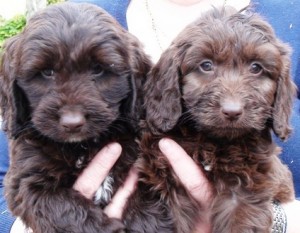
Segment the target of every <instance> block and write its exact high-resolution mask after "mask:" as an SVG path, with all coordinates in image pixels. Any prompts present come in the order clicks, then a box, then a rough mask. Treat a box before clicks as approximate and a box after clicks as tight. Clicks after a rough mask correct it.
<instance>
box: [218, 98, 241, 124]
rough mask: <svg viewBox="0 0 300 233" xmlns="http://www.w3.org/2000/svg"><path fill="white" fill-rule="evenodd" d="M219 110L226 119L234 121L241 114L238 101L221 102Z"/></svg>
mask: <svg viewBox="0 0 300 233" xmlns="http://www.w3.org/2000/svg"><path fill="white" fill-rule="evenodd" d="M221 112H222V113H223V115H224V117H225V118H226V119H228V120H230V121H235V120H237V119H238V118H239V117H240V116H241V115H242V113H243V109H242V106H241V104H240V103H239V102H235V101H228V102H225V103H223V104H222V107H221Z"/></svg>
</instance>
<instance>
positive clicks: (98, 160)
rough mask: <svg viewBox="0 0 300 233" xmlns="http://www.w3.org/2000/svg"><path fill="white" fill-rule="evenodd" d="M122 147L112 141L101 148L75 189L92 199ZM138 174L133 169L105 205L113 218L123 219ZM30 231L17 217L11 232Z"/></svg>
mask: <svg viewBox="0 0 300 233" xmlns="http://www.w3.org/2000/svg"><path fill="white" fill-rule="evenodd" d="M121 151H122V148H121V146H120V145H119V144H118V143H111V144H109V145H107V146H105V147H104V148H103V149H102V150H100V151H99V152H98V153H97V154H96V156H95V157H94V159H93V160H92V161H91V162H90V163H89V164H88V166H87V167H86V168H85V169H84V170H83V172H82V173H81V174H80V176H79V177H78V178H77V180H76V182H75V183H74V185H73V189H75V190H77V191H78V192H80V193H81V194H82V195H83V196H85V197H86V198H88V199H92V198H93V196H94V194H95V193H96V191H97V190H98V188H99V186H100V185H101V183H102V182H103V180H104V179H105V177H106V176H107V174H108V173H109V171H110V169H111V168H112V167H113V165H114V164H115V162H116V161H117V160H118V158H119V157H120V155H121ZM137 180H138V174H137V171H136V170H135V169H131V170H130V172H129V174H128V177H127V179H126V181H125V182H124V185H123V186H122V187H120V188H119V190H118V191H117V192H116V194H115V195H114V196H113V198H112V200H111V202H110V203H109V204H108V205H107V206H106V207H105V209H104V212H105V213H106V214H107V215H108V217H111V218H118V219H121V217H122V213H123V211H124V209H125V207H126V203H127V200H128V198H129V197H130V195H131V194H132V193H133V192H134V190H135V185H136V183H137ZM21 232H24V233H29V232H31V230H30V229H26V227H25V225H24V224H23V222H22V221H21V219H19V218H17V219H16V221H15V222H14V224H13V226H12V228H11V231H10V233H21Z"/></svg>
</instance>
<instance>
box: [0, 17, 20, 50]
mask: <svg viewBox="0 0 300 233" xmlns="http://www.w3.org/2000/svg"><path fill="white" fill-rule="evenodd" d="M25 24H26V18H25V16H24V15H18V16H15V17H14V18H12V19H10V20H7V21H6V20H4V19H0V48H1V47H2V44H3V42H4V40H6V39H7V38H9V37H11V36H14V35H16V34H18V33H19V32H20V31H21V30H22V29H23V28H24V26H25Z"/></svg>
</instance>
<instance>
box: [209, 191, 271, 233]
mask: <svg viewBox="0 0 300 233" xmlns="http://www.w3.org/2000/svg"><path fill="white" fill-rule="evenodd" d="M212 225H213V233H268V232H271V227H272V207H271V201H269V200H268V201H266V200H261V199H260V198H257V197H256V195H248V196H247V195H243V196H241V195H239V194H238V193H234V192H232V193H226V194H220V195H218V196H217V197H216V198H215V200H214V202H213V207H212Z"/></svg>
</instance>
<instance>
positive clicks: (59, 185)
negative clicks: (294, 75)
mask: <svg viewBox="0 0 300 233" xmlns="http://www.w3.org/2000/svg"><path fill="white" fill-rule="evenodd" d="M150 66H151V62H150V60H149V59H148V57H147V56H145V55H144V53H143V49H142V46H141V45H140V43H139V42H138V41H137V39H136V38H135V37H133V36H132V35H130V34H129V33H128V32H127V31H126V30H124V29H122V27H121V26H120V25H119V24H118V23H117V22H116V21H115V20H114V19H113V18H112V17H111V16H110V15H108V14H107V13H106V12H105V11H103V10H102V9H100V8H98V7H96V6H94V5H91V4H75V3H62V4H57V5H53V6H49V7H47V8H46V9H44V10H42V11H40V12H38V13H37V14H36V15H35V16H33V17H32V18H31V19H30V20H29V22H28V23H27V25H26V28H25V30H24V31H23V32H22V33H21V34H19V35H17V36H15V37H14V38H12V39H10V40H9V41H8V42H7V43H6V45H5V47H4V54H3V56H2V63H1V74H0V94H1V95H0V96H1V98H0V104H1V109H2V117H3V120H4V129H5V130H6V132H7V134H8V135H9V137H10V159H11V161H10V167H9V171H8V173H7V176H6V178H5V194H6V197H7V201H8V205H9V208H10V210H11V211H12V213H13V214H14V215H15V216H19V217H20V218H21V219H22V220H23V221H24V223H25V224H26V226H28V227H30V228H32V230H33V232H35V233H47V232H49V233H50V232H51V233H54V232H74V233H83V232H86V233H93V232H94V233H96V232H97V233H99V232H119V231H122V230H123V229H124V225H123V223H122V222H121V221H118V220H114V219H109V218H108V217H107V216H106V215H105V214H104V213H103V211H102V207H103V206H104V205H106V204H107V203H106V202H107V201H108V200H107V198H106V200H104V199H103V200H100V204H99V205H95V204H94V203H93V201H92V200H88V199H86V198H84V197H83V196H82V195H81V194H80V193H78V192H77V191H74V190H73V189H72V186H73V184H74V181H75V180H76V178H77V177H78V175H79V174H80V173H81V171H82V170H83V169H84V167H85V166H86V165H87V164H88V163H89V161H91V159H92V158H93V157H94V155H95V153H96V152H98V151H99V150H100V149H101V148H102V147H103V146H104V145H106V144H107V143H109V142H112V141H118V142H119V143H121V145H122V148H123V152H122V155H121V157H120V159H119V160H118V161H117V163H116V164H115V166H114V168H113V170H112V171H111V174H110V176H111V177H110V179H109V180H111V178H112V179H113V183H112V185H113V190H112V191H111V192H114V191H115V190H116V189H117V188H118V187H119V186H120V185H121V184H122V183H123V181H124V179H125V177H126V175H127V174H128V170H129V168H130V167H131V165H132V164H133V163H134V162H135V160H136V157H137V154H138V152H137V150H138V145H137V143H136V142H135V139H136V138H137V137H138V120H139V117H140V116H139V114H140V112H141V110H140V109H141V106H142V98H141V93H142V92H141V91H142V90H141V87H142V84H143V82H144V79H145V77H146V74H147V73H148V71H149V69H150Z"/></svg>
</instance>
